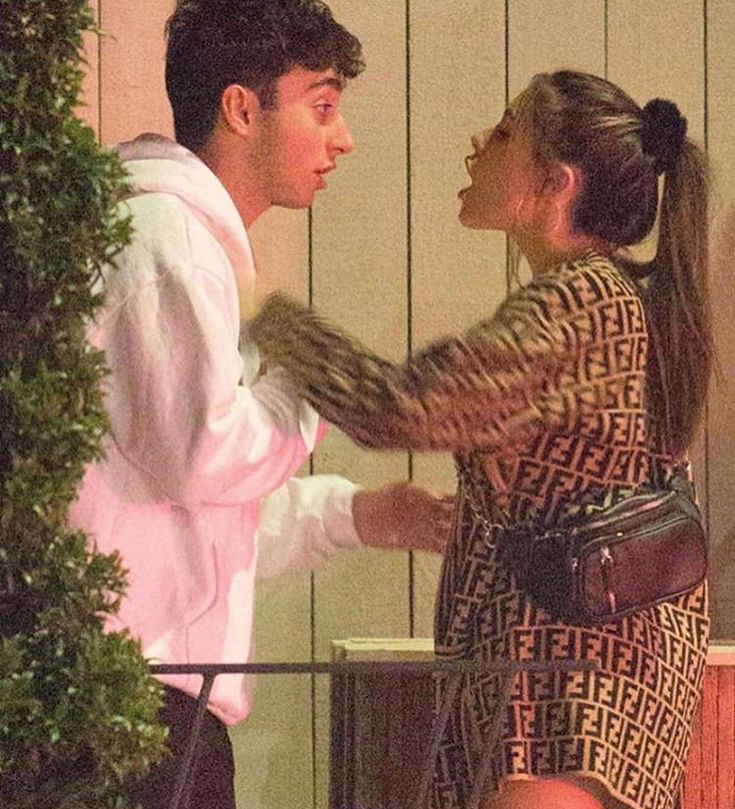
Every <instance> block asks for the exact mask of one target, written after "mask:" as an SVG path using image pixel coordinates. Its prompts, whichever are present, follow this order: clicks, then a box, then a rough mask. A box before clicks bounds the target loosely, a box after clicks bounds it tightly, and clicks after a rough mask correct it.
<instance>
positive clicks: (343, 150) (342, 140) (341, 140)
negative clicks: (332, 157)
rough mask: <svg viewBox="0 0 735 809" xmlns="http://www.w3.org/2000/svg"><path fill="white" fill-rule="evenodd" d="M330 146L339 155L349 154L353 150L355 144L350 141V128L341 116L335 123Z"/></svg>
mask: <svg viewBox="0 0 735 809" xmlns="http://www.w3.org/2000/svg"><path fill="white" fill-rule="evenodd" d="M331 145H332V148H333V149H334V150H335V151H337V152H339V153H340V154H349V153H350V152H351V151H352V150H353V149H354V148H355V142H354V141H353V140H352V133H351V132H350V128H349V126H347V122H346V121H345V119H344V118H343V117H342V116H341V115H340V117H339V119H338V120H337V121H335V129H334V133H333V135H332V143H331Z"/></svg>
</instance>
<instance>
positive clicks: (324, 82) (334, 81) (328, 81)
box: [307, 76, 345, 91]
mask: <svg viewBox="0 0 735 809" xmlns="http://www.w3.org/2000/svg"><path fill="white" fill-rule="evenodd" d="M319 87H333V88H334V89H335V90H340V91H341V90H344V89H345V83H344V82H343V81H342V79H338V78H337V77H336V76H325V77H324V78H323V79H317V81H315V82H313V83H312V84H310V85H309V86H308V87H307V90H316V89H317V88H319Z"/></svg>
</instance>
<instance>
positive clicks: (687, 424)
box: [645, 139, 714, 455]
mask: <svg viewBox="0 0 735 809" xmlns="http://www.w3.org/2000/svg"><path fill="white" fill-rule="evenodd" d="M708 189H709V172H708V169H707V161H706V157H705V155H704V153H703V152H702V150H701V149H699V147H697V146H696V145H695V144H694V143H693V142H692V141H691V140H689V139H686V140H685V141H684V144H683V145H682V148H681V151H680V153H679V156H678V158H677V159H676V161H674V163H673V165H672V166H671V167H670V168H669V169H668V170H667V171H666V173H665V175H664V183H663V194H662V199H661V211H660V214H659V217H660V219H659V239H658V250H657V254H656V259H655V262H654V268H655V269H654V272H653V273H652V274H651V276H650V280H649V283H648V287H647V289H646V293H645V295H646V299H647V312H648V317H649V327H650V332H651V354H652V360H653V362H652V365H653V366H655V368H656V370H657V371H658V374H657V375H656V374H653V379H652V383H653V384H654V385H657V382H658V385H657V386H658V387H659V390H658V394H659V395H655V396H652V397H651V408H652V412H653V414H654V416H655V417H656V418H657V420H658V422H659V424H660V427H661V428H662V433H663V434H664V435H666V436H667V438H668V440H669V442H671V447H670V448H669V449H670V451H671V452H672V454H674V455H680V454H681V453H682V452H683V451H684V450H685V449H686V447H687V446H688V445H689V444H690V442H691V440H692V437H693V435H694V432H695V430H696V427H697V424H698V422H699V419H700V416H701V414H702V411H703V409H704V404H705V400H706V396H707V386H708V384H709V379H710V374H711V369H712V364H713V356H714V347H713V339H712V331H711V323H710V308H709V299H708V294H707V271H708V214H707V199H708ZM656 376H658V379H656Z"/></svg>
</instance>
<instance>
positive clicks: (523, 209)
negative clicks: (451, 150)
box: [459, 105, 539, 231]
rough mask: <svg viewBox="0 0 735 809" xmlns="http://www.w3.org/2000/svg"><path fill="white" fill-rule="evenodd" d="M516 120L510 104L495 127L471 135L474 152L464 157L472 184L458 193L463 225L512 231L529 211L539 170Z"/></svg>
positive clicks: (530, 210)
mask: <svg viewBox="0 0 735 809" xmlns="http://www.w3.org/2000/svg"><path fill="white" fill-rule="evenodd" d="M515 119H516V115H515V112H514V105H511V106H510V107H509V108H508V109H507V110H506V111H505V114H504V115H503V118H502V120H501V121H500V123H499V124H498V125H497V126H495V127H492V128H491V129H486V130H484V131H483V132H480V133H478V134H477V135H475V136H474V137H473V138H472V146H473V147H474V152H473V154H471V155H468V156H467V157H466V158H465V164H466V166H467V171H468V173H469V175H470V179H471V183H470V185H469V187H467V188H463V189H462V190H461V191H460V192H459V198H460V200H461V201H462V206H461V208H460V211H459V221H460V222H461V223H462V224H463V225H464V226H465V227H468V228H475V229H479V230H504V231H513V230H515V229H517V228H518V227H520V226H522V225H523V224H524V222H526V221H527V220H528V217H529V216H530V215H531V213H532V206H533V202H534V197H535V193H536V184H537V180H538V177H539V172H538V170H537V168H536V166H535V164H534V162H533V159H532V157H531V150H530V146H529V144H528V142H527V139H526V138H525V137H524V136H523V135H522V134H518V133H515V132H514V128H515V126H516V120H515ZM514 135H515V136H514Z"/></svg>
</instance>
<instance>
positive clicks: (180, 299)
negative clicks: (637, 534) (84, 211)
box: [72, 0, 443, 809]
mask: <svg viewBox="0 0 735 809" xmlns="http://www.w3.org/2000/svg"><path fill="white" fill-rule="evenodd" d="M362 67H363V65H362V61H361V49H360V44H359V42H358V40H357V39H356V38H355V37H354V36H352V35H351V34H350V33H348V32H347V31H346V30H345V29H344V28H343V27H342V26H341V25H339V24H338V23H336V22H335V21H334V19H333V17H332V15H331V13H330V11H329V10H328V8H327V7H326V6H325V5H324V4H323V3H320V2H317V0H180V1H179V3H178V5H177V8H176V11H175V12H174V14H173V16H172V17H171V19H170V20H169V24H168V50H167V57H166V86H167V91H168V95H169V99H170V102H171V105H172V108H173V113H174V122H175V130H176V141H177V142H173V141H170V140H168V139H166V138H162V137H158V136H153V135H144V136H141V137H140V138H138V139H136V140H135V141H132V142H131V143H127V144H123V145H122V146H121V147H120V154H121V156H122V158H123V160H124V162H125V165H126V167H127V169H128V171H129V173H130V176H131V183H132V186H133V192H132V195H131V197H130V199H129V201H128V205H129V209H130V212H131V214H132V217H133V224H134V228H135V232H134V236H133V239H132V243H131V244H130V245H129V246H128V247H127V248H126V249H125V250H124V252H123V253H122V254H121V256H120V257H119V258H118V260H117V261H116V264H117V268H116V269H115V270H114V271H113V272H111V273H109V274H108V277H107V279H106V282H107V283H106V289H105V295H106V297H105V301H106V302H105V306H104V308H103V309H102V311H101V312H100V314H99V316H98V318H97V319H96V321H95V323H94V326H93V328H92V329H91V330H90V340H91V341H92V342H93V343H94V344H95V345H97V346H98V347H100V348H102V349H103V350H104V351H105V352H106V357H107V362H108V365H109V367H110V369H111V374H110V376H109V378H108V379H107V382H106V390H105V392H106V397H107V398H106V403H107V409H108V412H109V416H110V420H111V434H110V437H109V438H108V440H107V442H106V446H105V453H106V454H105V460H104V462H101V463H99V464H95V465H92V466H91V467H90V468H89V469H88V470H87V474H86V475H85V478H84V481H83V483H82V486H81V488H80V492H79V497H78V499H77V502H76V503H75V505H74V507H73V510H72V521H73V522H74V523H75V525H77V526H79V527H82V528H84V529H85V530H86V531H87V532H88V533H89V534H90V535H91V536H93V537H94V539H95V540H96V542H97V544H98V547H99V549H100V550H101V551H103V552H109V551H112V550H119V551H120V553H121V555H122V558H123V562H124V564H125V566H126V567H127V568H128V570H129V582H130V583H129V588H128V593H127V596H126V598H125V599H124V602H123V605H122V608H121V610H120V613H119V616H117V618H116V619H115V621H114V622H113V628H115V627H128V628H129V629H130V630H131V631H132V633H133V634H134V635H135V636H137V637H139V638H140V640H141V644H142V649H143V653H144V654H145V656H146V657H148V658H150V659H151V660H152V661H154V662H166V663H227V662H243V661H244V660H246V659H247V657H248V651H249V645H250V634H251V623H252V605H253V590H254V578H255V570H256V560H257V555H258V543H260V544H261V545H263V549H262V550H263V559H262V560H261V563H260V566H261V568H262V570H263V572H264V573H268V574H269V575H274V574H276V573H278V572H279V571H280V570H282V569H285V568H287V567H293V566H295V565H304V564H312V563H314V562H315V561H317V560H318V559H320V558H322V557H324V556H328V555H329V554H331V553H333V552H334V551H335V550H337V549H339V548H340V547H354V546H357V545H359V544H361V542H362V543H366V544H372V545H393V546H399V547H411V546H413V547H435V548H436V546H437V544H438V542H439V540H438V539H437V536H438V532H439V531H441V524H440V523H441V519H439V520H438V521H437V522H435V523H434V524H431V523H430V519H431V518H432V517H434V516H439V518H441V514H442V513H443V512H442V511H441V509H440V507H439V506H438V504H437V501H435V500H434V499H433V498H431V497H430V496H429V495H428V494H427V493H425V492H423V491H421V490H418V489H415V488H414V487H410V486H401V485H399V486H393V487H389V488H387V489H385V490H380V491H374V492H373V491H363V490H361V491H356V487H354V486H353V485H352V484H351V483H349V482H348V481H345V480H344V479H342V478H338V477H336V476H321V477H319V476H317V477H314V478H310V479H291V478H292V475H293V474H294V473H295V472H296V470H297V469H298V468H299V467H300V466H301V464H302V463H303V461H304V460H305V458H306V457H307V456H308V454H309V452H311V450H312V449H313V447H314V445H315V443H316V441H317V440H318V438H319V435H320V434H321V428H320V426H319V423H318V419H317V417H316V415H315V413H314V412H313V411H312V410H311V409H310V408H309V407H308V406H306V405H305V404H304V403H302V402H300V401H299V400H298V399H297V398H296V396H295V395H294V393H293V390H292V388H291V386H290V384H289V383H288V381H287V380H286V379H285V376H284V375H283V374H282V373H280V372H279V371H278V370H271V371H270V372H269V373H267V374H265V375H262V376H259V375H258V366H259V361H258V357H257V353H256V351H255V349H254V348H252V347H251V346H249V345H247V343H246V342H243V344H241V345H238V343H239V339H240V325H241V322H242V320H243V317H244V316H245V315H246V314H247V313H248V312H249V311H250V310H251V309H252V305H253V304H252V301H253V296H254V292H253V287H254V276H255V271H254V265H253V258H252V255H251V252H250V246H249V242H248V238H247V233H246V228H247V227H249V226H250V225H251V224H252V223H253V222H254V221H255V220H256V219H257V217H258V216H260V215H261V214H262V213H263V212H264V211H266V210H267V209H268V208H269V207H270V206H272V205H281V206H285V207H289V208H303V207H306V206H309V205H311V203H312V201H313V199H314V196H315V194H316V192H317V191H318V190H320V189H322V188H324V187H325V186H326V183H327V181H326V176H327V175H328V173H329V172H331V171H333V170H334V169H335V167H336V164H337V160H338V158H340V157H341V156H342V155H346V154H348V153H349V152H350V151H351V150H352V148H353V144H352V140H351V136H350V132H349V129H348V127H347V124H346V123H345V121H344V120H343V118H342V115H341V112H340V96H341V93H342V90H343V87H344V85H345V82H346V81H347V80H348V79H351V78H353V77H355V76H357V75H358V74H359V73H360V71H361V70H362ZM269 495H270V497H268V496H269ZM264 498H265V500H264V502H263V503H262V504H261V501H262V500H263V499H264ZM261 505H262V513H261ZM259 524H260V527H259ZM437 526H438V528H437ZM162 679H164V681H165V682H166V683H167V689H166V708H165V712H164V719H165V721H166V723H167V724H168V725H169V727H170V731H171V748H172V750H173V757H172V758H169V759H168V760H167V762H166V763H165V764H164V765H163V766H161V767H159V768H157V769H156V770H155V771H154V773H153V774H152V775H151V777H150V778H149V779H148V780H147V781H146V783H144V784H143V785H141V788H140V790H139V791H138V792H136V795H135V798H136V800H138V801H140V802H141V803H142V804H143V805H144V806H146V807H157V809H160V807H163V806H165V804H166V801H167V800H168V799H169V798H170V795H171V793H172V791H173V783H174V780H175V777H176V774H177V772H178V769H179V763H180V758H181V754H182V750H183V749H185V745H186V742H187V741H188V730H189V727H190V724H191V721H192V717H193V713H194V707H195V700H194V699H193V697H194V696H195V695H196V694H197V693H198V690H199V687H200V682H201V678H200V677H198V676H197V677H183V676H175V677H166V678H162ZM208 707H209V713H208V715H207V719H206V725H205V733H204V738H205V741H206V744H205V745H204V750H203V751H202V753H201V755H200V758H199V759H198V761H197V763H196V769H195V775H194V779H193V782H194V783H193V791H192V793H191V794H190V796H189V804H188V805H189V807H190V809H197V807H202V809H204V807H207V809H214V808H215V807H228V809H229V808H230V807H234V796H233V783H232V782H233V772H232V769H233V768H232V753H231V749H230V747H229V741H228V739H227V733H226V727H225V725H228V724H233V723H235V722H238V721H239V720H241V719H243V718H244V717H245V716H246V715H247V713H248V709H249V704H248V695H247V691H246V688H245V682H244V678H242V677H239V676H222V677H219V678H218V679H217V680H216V682H215V686H214V689H213V691H212V695H211V698H210V701H209V706H208Z"/></svg>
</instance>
